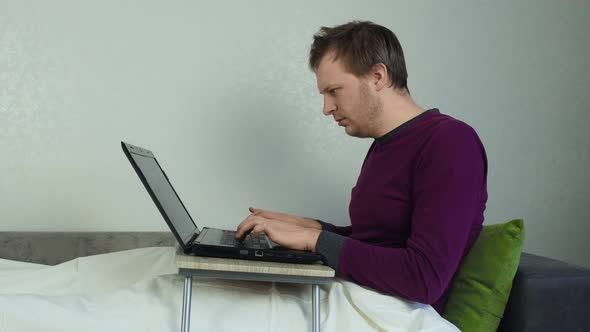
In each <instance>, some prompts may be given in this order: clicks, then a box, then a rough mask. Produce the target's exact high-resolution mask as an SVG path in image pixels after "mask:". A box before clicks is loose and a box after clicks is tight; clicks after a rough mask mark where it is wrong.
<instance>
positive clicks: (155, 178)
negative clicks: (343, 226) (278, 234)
mask: <svg viewBox="0 0 590 332" xmlns="http://www.w3.org/2000/svg"><path fill="white" fill-rule="evenodd" d="M121 147H122V148H123V151H124V152H125V155H126V156H127V158H128V159H129V162H130V163H131V165H132V166H133V169H134V170H135V172H136V173H137V175H138V176H139V179H140V180H141V182H142V183H143V185H144V186H145V189H147V191H148V193H149V195H150V196H151V197H152V200H153V201H154V203H155V204H156V206H157V207H158V210H160V213H161V214H162V217H164V220H165V221H166V224H168V227H170V230H171V231H172V233H173V234H174V236H175V237H176V240H177V241H178V243H179V244H180V246H181V247H182V250H183V251H184V253H186V254H193V255H197V256H207V257H221V258H237V259H250V260H261V261H273V262H282V263H300V264H312V263H316V262H321V261H322V256H321V255H319V254H316V253H313V252H309V251H299V250H290V249H286V248H283V247H280V246H278V245H277V244H276V243H274V242H272V241H271V240H270V239H269V238H268V237H267V236H266V235H265V234H261V235H260V236H258V237H254V236H252V234H248V235H247V236H246V237H245V238H244V239H243V240H242V241H239V240H236V239H235V231H232V230H225V229H218V228H210V227H204V228H202V229H200V230H199V227H197V225H196V224H195V222H194V221H193V218H192V217H191V216H190V214H189V213H188V211H187V209H186V208H185V206H184V204H183V203H182V201H181V200H180V197H179V196H178V194H177V193H176V190H174V187H172V183H170V179H169V178H168V176H167V175H166V173H165V172H164V170H163V169H162V167H161V165H160V163H159V162H158V160H156V157H155V156H154V154H153V153H152V152H151V151H150V150H148V149H144V148H141V147H138V146H135V145H131V144H128V143H125V142H121Z"/></svg>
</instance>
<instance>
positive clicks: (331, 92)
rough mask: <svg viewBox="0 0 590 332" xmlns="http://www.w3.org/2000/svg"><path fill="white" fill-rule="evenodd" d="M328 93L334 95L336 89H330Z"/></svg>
mask: <svg viewBox="0 0 590 332" xmlns="http://www.w3.org/2000/svg"><path fill="white" fill-rule="evenodd" d="M328 93H329V94H331V95H333V94H336V89H330V90H328Z"/></svg>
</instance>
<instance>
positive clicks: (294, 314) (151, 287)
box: [0, 247, 458, 332]
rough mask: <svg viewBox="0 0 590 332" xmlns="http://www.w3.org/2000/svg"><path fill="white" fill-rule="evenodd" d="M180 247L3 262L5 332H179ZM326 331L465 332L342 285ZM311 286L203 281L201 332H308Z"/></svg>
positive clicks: (330, 299)
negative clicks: (177, 257) (177, 249)
mask: <svg viewBox="0 0 590 332" xmlns="http://www.w3.org/2000/svg"><path fill="white" fill-rule="evenodd" d="M174 252H175V248H174V247H150V248H140V249H132V250H125V251H119V252H113V253H106V254H98V255H93V256H88V257H80V258H76V259H73V260H69V261H67V262H64V263H61V264H57V265H53V266H51V265H42V264H35V263H29V262H19V261H15V260H9V259H0V332H7V331H15V332H26V331H88V332H90V331H101V332H104V331H125V332H129V331H159V332H163V331H179V330H180V317H181V306H182V289H183V278H182V277H180V276H178V275H177V274H176V272H177V269H176V268H175V266H174V263H173V262H174V259H173V258H174ZM321 298H322V300H321V305H322V307H321V322H322V331H355V332H357V331H429V332H439V331H440V332H442V331H445V332H447V331H458V330H457V329H456V328H455V327H454V326H453V325H452V324H451V323H449V322H447V321H446V320H444V319H443V318H441V317H440V316H439V315H438V314H437V313H436V311H435V310H434V309H432V307H430V306H428V305H422V304H418V303H412V302H408V301H403V300H400V299H397V298H395V297H391V296H385V295H381V294H379V293H377V292H374V291H371V290H369V289H366V288H364V287H360V286H357V285H355V284H353V283H349V282H344V281H341V280H336V281H335V282H333V283H331V284H328V285H325V286H322V292H321ZM310 301H311V296H310V288H309V286H306V285H294V284H281V283H265V282H249V281H248V282H246V281H220V280H209V279H195V281H194V284H193V302H192V308H191V309H192V314H191V315H192V320H191V330H192V331H216V332H217V331H237V330H242V331H244V330H245V331H269V332H270V331H298V332H299V331H308V330H309V329H310V324H309V320H310V317H311V312H310V310H311V305H310V303H309V302H310Z"/></svg>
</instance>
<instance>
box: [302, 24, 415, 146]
mask: <svg viewBox="0 0 590 332" xmlns="http://www.w3.org/2000/svg"><path fill="white" fill-rule="evenodd" d="M309 66H310V68H311V69H312V70H313V71H314V72H315V73H316V78H317V84H318V88H319V90H320V93H321V94H323V95H324V114H326V115H332V116H333V117H334V119H335V120H337V121H339V120H341V119H343V120H342V121H339V124H340V125H341V126H344V127H345V130H346V133H347V134H349V135H351V136H357V137H373V136H375V132H376V131H377V127H379V120H380V116H381V114H382V113H383V100H384V99H383V96H384V94H385V93H395V94H399V95H407V94H409V92H408V86H407V77H408V75H407V72H406V65H405V60H404V54H403V51H402V48H401V45H400V44H399V41H398V40H397V38H396V37H395V35H394V34H393V32H391V31H390V30H389V29H387V28H385V27H382V26H379V25H376V24H374V23H371V22H359V21H354V22H350V23H346V24H343V25H339V26H335V27H332V28H328V27H322V28H321V29H320V31H319V32H318V33H316V34H315V35H314V40H313V43H312V45H311V50H310V53H309Z"/></svg>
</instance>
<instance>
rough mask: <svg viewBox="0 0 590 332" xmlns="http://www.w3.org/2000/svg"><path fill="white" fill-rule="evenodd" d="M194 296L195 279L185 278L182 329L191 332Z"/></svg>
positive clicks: (184, 331)
mask: <svg viewBox="0 0 590 332" xmlns="http://www.w3.org/2000/svg"><path fill="white" fill-rule="evenodd" d="M192 295H193V277H192V276H185V277H184V294H183V296H182V329H181V332H189V331H190V325H191V297H192Z"/></svg>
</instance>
